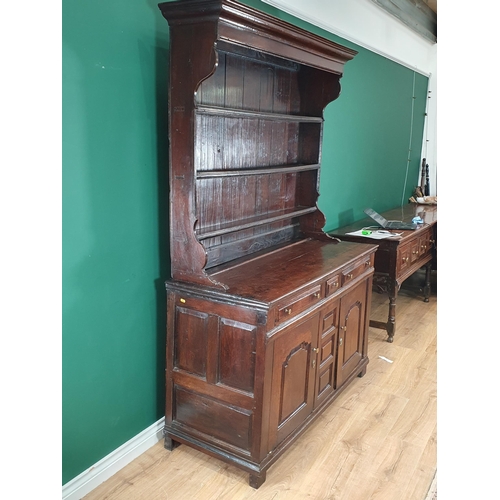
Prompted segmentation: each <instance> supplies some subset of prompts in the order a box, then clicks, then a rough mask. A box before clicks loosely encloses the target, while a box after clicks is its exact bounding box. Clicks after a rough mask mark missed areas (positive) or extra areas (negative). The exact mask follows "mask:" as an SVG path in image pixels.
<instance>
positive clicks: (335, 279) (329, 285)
mask: <svg viewBox="0 0 500 500" xmlns="http://www.w3.org/2000/svg"><path fill="white" fill-rule="evenodd" d="M340 282H341V278H340V274H336V275H335V276H332V277H331V278H329V279H327V280H326V290H325V295H326V296H327V297H328V296H329V295H332V293H335V292H337V291H338V290H340V286H341V285H340Z"/></svg>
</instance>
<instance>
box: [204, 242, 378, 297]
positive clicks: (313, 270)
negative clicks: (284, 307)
mask: <svg viewBox="0 0 500 500" xmlns="http://www.w3.org/2000/svg"><path fill="white" fill-rule="evenodd" d="M376 249H377V246H376V245H372V244H365V243H351V242H347V241H343V242H340V243H336V242H335V241H331V242H330V241H319V240H313V239H306V240H302V241H300V242H297V243H295V244H292V245H288V246H286V247H283V248H281V249H279V250H276V251H274V252H271V253H268V254H265V255H262V256H259V257H257V258H254V259H251V260H249V261H248V262H245V263H243V264H240V265H237V266H235V267H232V268H229V269H225V270H223V271H220V272H218V273H215V274H213V275H212V276H211V277H212V278H213V279H215V280H216V281H220V282H221V283H224V284H225V285H226V286H227V287H228V289H227V292H228V293H230V294H234V295H238V296H241V297H246V298H249V299H253V300H257V301H259V302H265V303H272V302H274V301H276V300H278V299H280V298H282V297H284V296H286V295H288V294H291V293H293V292H294V291H296V290H297V289H299V288H302V287H304V286H307V285H309V284H312V283H314V282H317V281H320V280H321V279H324V278H326V277H327V276H328V275H331V274H333V273H335V271H336V270H340V269H343V268H345V267H347V266H349V264H351V263H353V262H355V261H356V260H358V259H361V258H363V256H367V255H369V254H371V253H373V252H375V250H376Z"/></svg>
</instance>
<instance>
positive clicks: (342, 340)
mask: <svg viewBox="0 0 500 500" xmlns="http://www.w3.org/2000/svg"><path fill="white" fill-rule="evenodd" d="M342 342H344V339H343V338H342V337H340V338H339V345H342Z"/></svg>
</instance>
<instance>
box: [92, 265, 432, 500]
mask: <svg viewBox="0 0 500 500" xmlns="http://www.w3.org/2000/svg"><path fill="white" fill-rule="evenodd" d="M422 279H423V278H422V274H421V273H417V274H416V275H414V277H412V278H410V279H409V280H407V282H405V284H404V285H403V287H402V289H401V290H400V293H399V296H398V300H397V312H396V320H397V329H396V335H395V337H394V342H393V343H391V344H390V343H388V342H386V338H387V334H386V332H385V331H383V330H379V329H374V328H370V329H369V341H368V356H369V358H370V362H369V364H368V367H367V373H366V375H365V376H364V377H363V378H357V379H356V380H355V381H354V382H353V383H351V384H350V386H349V387H348V388H347V389H346V390H345V391H344V392H343V393H342V394H341V395H340V396H339V397H338V398H337V399H336V400H335V401H334V402H333V404H332V405H331V406H330V407H329V408H328V409H327V410H326V411H325V412H324V413H323V414H322V415H321V416H320V417H319V418H318V419H317V420H316V421H315V422H314V423H313V424H312V425H311V426H310V427H309V428H308V430H307V431H306V432H305V433H304V434H302V436H301V437H300V438H299V439H298V440H297V441H296V442H295V443H294V444H293V445H292V446H291V447H290V448H289V449H288V450H287V451H286V452H285V453H284V454H283V455H282V456H281V457H280V458H279V459H278V460H277V462H276V463H275V464H274V465H273V466H271V467H270V469H269V470H268V472H267V480H266V482H265V483H264V484H263V485H262V486H261V487H260V488H259V489H258V490H254V489H253V488H251V487H250V486H249V485H248V474H247V473H245V472H243V471H240V470H239V469H237V468H235V467H233V466H230V465H227V464H225V463H224V462H221V461H220V460H218V459H215V458H212V457H208V456H206V455H204V454H203V453H201V452H198V451H196V450H193V449H191V448H189V447H188V446H185V445H181V446H179V447H177V448H175V449H174V450H173V451H172V452H169V451H167V450H165V449H164V448H163V442H162V441H161V442H159V443H157V444H156V445H154V446H153V447H151V448H150V449H149V450H148V451H147V452H145V453H144V454H142V455H141V456H140V457H138V458H137V459H135V460H134V461H133V462H131V463H130V464H129V465H127V466H126V467H124V468H123V469H122V470H120V471H119V472H118V473H116V474H115V475H114V476H113V477H111V478H110V479H108V480H107V481H106V482H104V483H103V484H101V485H100V486H98V487H97V488H96V489H94V490H93V491H92V492H90V493H89V494H88V495H87V496H85V497H84V500H141V499H144V500H146V499H147V500H160V499H161V500H282V499H286V500H424V499H425V498H426V496H427V493H428V491H429V487H430V485H431V483H432V481H433V479H434V476H435V473H436V468H437V451H436V448H437V410H436V398H437V385H436V379H437V374H436V371H437V367H436V364H437V363H436V346H437V341H436V336H437V327H436V323H437V322H436V316H437V293H436V283H435V275H434V274H433V286H432V290H431V297H430V301H429V302H428V303H425V302H423V299H422V297H423V296H422V293H421V291H419V289H418V285H419V280H420V281H421V280H422ZM415 287H416V288H415ZM387 312H388V299H387V298H386V295H384V294H380V293H377V292H373V296H372V313H371V318H372V319H376V320H379V321H385V320H386V319H387ZM380 356H382V357H380ZM383 358H386V359H387V360H390V361H392V362H389V361H387V360H386V359H383Z"/></svg>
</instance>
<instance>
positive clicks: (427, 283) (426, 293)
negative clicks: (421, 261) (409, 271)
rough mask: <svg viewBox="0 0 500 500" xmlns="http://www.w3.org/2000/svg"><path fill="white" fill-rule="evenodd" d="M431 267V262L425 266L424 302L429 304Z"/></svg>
mask: <svg viewBox="0 0 500 500" xmlns="http://www.w3.org/2000/svg"><path fill="white" fill-rule="evenodd" d="M431 267H432V261H430V262H428V263H427V264H426V265H425V285H424V302H429V296H430V294H431Z"/></svg>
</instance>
